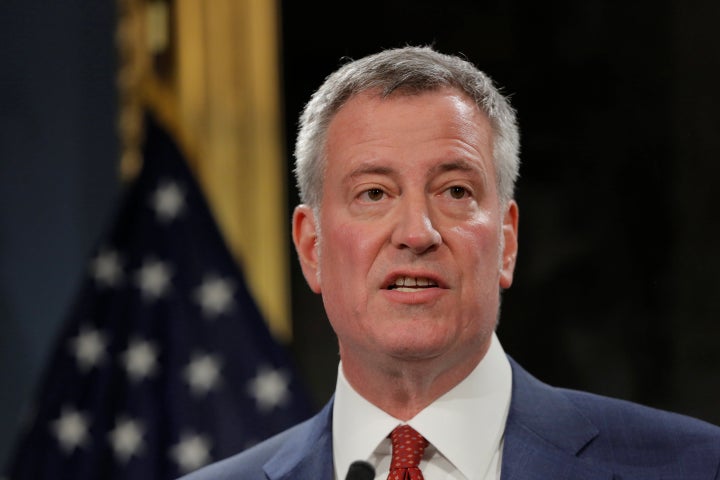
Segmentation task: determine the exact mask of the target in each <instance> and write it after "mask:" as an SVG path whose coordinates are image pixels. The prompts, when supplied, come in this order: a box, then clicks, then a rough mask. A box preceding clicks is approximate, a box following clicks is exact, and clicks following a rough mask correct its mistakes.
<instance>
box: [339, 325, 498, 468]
mask: <svg viewBox="0 0 720 480" xmlns="http://www.w3.org/2000/svg"><path fill="white" fill-rule="evenodd" d="M511 389H512V372H511V369H510V363H509V362H508V359H507V357H506V356H505V352H504V351H503V349H502V346H501V345H500V342H499V341H498V339H497V337H496V336H495V335H493V337H492V340H491V343H490V348H489V349H488V352H487V353H486V354H485V357H484V358H483V359H482V361H480V363H479V364H478V365H477V367H475V369H474V370H473V371H472V372H471V373H470V375H468V376H467V377H466V378H465V379H464V380H463V381H462V382H460V383H459V384H458V385H456V386H455V387H454V388H453V389H452V390H450V391H449V392H447V393H446V394H444V395H443V396H441V397H440V398H438V399H437V400H435V401H434V402H433V403H432V404H431V405H429V406H428V407H427V408H425V409H424V410H422V411H421V412H420V413H418V414H417V415H416V416H415V417H413V418H412V419H411V420H409V421H407V422H405V423H407V424H408V425H410V426H411V427H413V428H414V429H415V430H417V431H418V432H420V434H422V435H423V436H424V437H425V438H426V439H427V440H428V442H429V443H430V445H429V446H428V447H427V448H426V449H425V454H424V455H423V458H422V461H421V462H420V469H421V470H422V472H423V476H424V477H425V480H499V479H500V467H501V463H502V462H501V459H502V446H503V433H504V431H505V421H506V420H507V415H508V410H509V408H510V395H511ZM402 423H404V422H402V421H400V420H398V419H397V418H394V417H392V416H390V415H388V414H387V413H385V412H384V411H382V410H380V409H379V408H378V407H376V406H375V405H373V404H372V403H370V402H368V401H367V400H365V398H363V397H362V396H360V394H359V393H357V391H355V389H354V388H353V387H352V386H351V385H350V384H349V383H348V381H347V379H346V378H345V375H344V374H343V370H342V363H340V365H339V367H338V378H337V386H336V389H335V405H334V410H333V425H332V428H333V461H334V462H335V478H336V479H337V480H344V478H345V475H346V474H347V471H348V468H349V467H350V464H351V463H352V462H354V461H355V460H366V461H368V462H370V464H371V465H373V466H374V467H375V471H376V477H375V478H376V480H386V479H387V475H388V471H389V469H390V460H391V450H392V448H391V444H390V439H389V438H387V437H388V435H389V434H390V432H391V431H392V430H393V429H394V428H395V427H396V426H398V425H401V424H402Z"/></svg>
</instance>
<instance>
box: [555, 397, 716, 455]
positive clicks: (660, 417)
mask: <svg viewBox="0 0 720 480" xmlns="http://www.w3.org/2000/svg"><path fill="white" fill-rule="evenodd" d="M559 390H560V391H561V392H562V393H563V394H564V395H565V396H566V397H567V398H568V399H569V400H570V401H571V402H572V403H573V404H575V405H576V407H577V408H578V409H579V410H580V411H581V412H583V414H584V415H586V416H587V417H588V418H589V419H590V420H592V421H593V423H595V424H596V425H604V426H605V427H608V426H617V427H619V428H622V429H625V428H627V429H632V430H633V431H635V432H637V433H638V434H643V433H646V434H648V435H653V436H657V435H661V434H672V435H682V436H684V437H687V438H688V439H697V440H702V439H706V440H708V441H711V442H716V443H718V442H720V427H718V426H716V425H713V424H711V423H708V422H705V421H702V420H699V419H697V418H693V417H689V416H686V415H682V414H679V413H673V412H669V411H665V410H660V409H657V408H653V407H648V406H645V405H641V404H638V403H634V402H630V401H627V400H621V399H617V398H610V397H605V396H602V395H597V394H594V393H589V392H582V391H577V390H568V389H559ZM719 444H720V443H719Z"/></svg>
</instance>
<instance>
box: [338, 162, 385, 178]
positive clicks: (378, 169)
mask: <svg viewBox="0 0 720 480" xmlns="http://www.w3.org/2000/svg"><path fill="white" fill-rule="evenodd" d="M394 173H395V169H393V168H390V167H386V166H384V165H360V166H359V167H358V168H356V169H355V170H353V171H352V172H350V173H349V174H348V175H347V178H356V177H360V176H363V175H392V174H394Z"/></svg>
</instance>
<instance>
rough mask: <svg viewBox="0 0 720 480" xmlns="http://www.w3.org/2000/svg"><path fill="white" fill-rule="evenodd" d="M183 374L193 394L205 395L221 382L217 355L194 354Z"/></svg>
mask: <svg viewBox="0 0 720 480" xmlns="http://www.w3.org/2000/svg"><path fill="white" fill-rule="evenodd" d="M183 374H184V377H185V380H186V381H187V383H188V385H189V386H190V390H192V392H193V394H195V395H205V394H207V393H208V392H209V391H210V390H212V389H214V388H215V387H217V386H218V385H219V383H220V381H221V377H220V360H219V358H218V356H217V355H210V354H204V353H201V354H194V355H193V356H192V360H191V361H190V363H189V364H188V365H187V366H186V367H185V369H184V371H183Z"/></svg>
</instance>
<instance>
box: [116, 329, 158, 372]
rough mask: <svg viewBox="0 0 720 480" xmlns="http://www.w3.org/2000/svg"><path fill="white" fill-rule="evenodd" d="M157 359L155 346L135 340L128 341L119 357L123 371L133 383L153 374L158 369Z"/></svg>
mask: <svg viewBox="0 0 720 480" xmlns="http://www.w3.org/2000/svg"><path fill="white" fill-rule="evenodd" d="M157 357H158V349H157V347H156V346H155V344H153V343H152V342H148V341H145V340H140V339H137V338H136V339H133V340H131V341H130V345H128V348H127V350H125V351H124V352H123V353H122V356H121V358H122V362H123V364H124V365H125V371H126V372H127V374H128V376H129V377H130V379H131V380H132V381H133V382H139V381H140V380H143V379H144V378H147V377H151V376H153V375H154V374H155V372H156V371H157V367H158V364H157Z"/></svg>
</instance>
